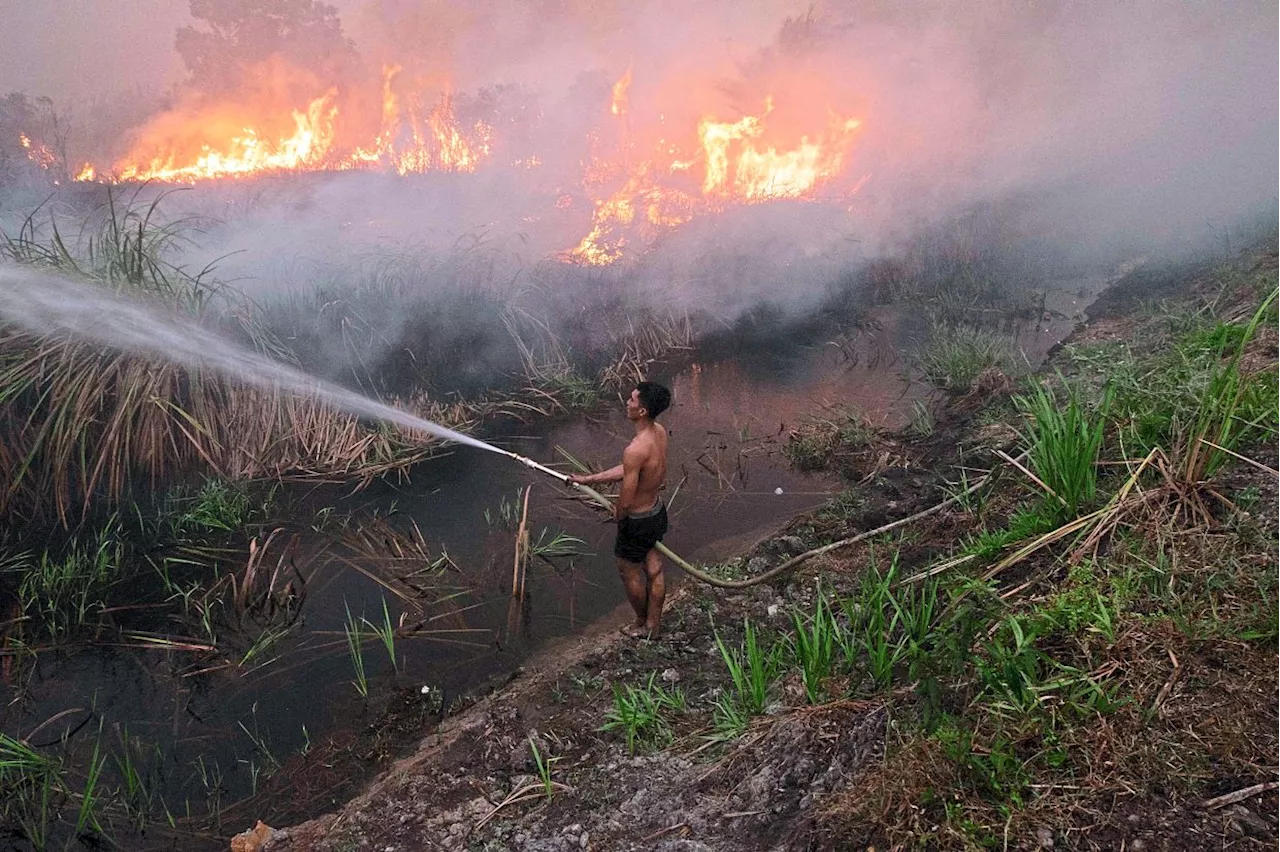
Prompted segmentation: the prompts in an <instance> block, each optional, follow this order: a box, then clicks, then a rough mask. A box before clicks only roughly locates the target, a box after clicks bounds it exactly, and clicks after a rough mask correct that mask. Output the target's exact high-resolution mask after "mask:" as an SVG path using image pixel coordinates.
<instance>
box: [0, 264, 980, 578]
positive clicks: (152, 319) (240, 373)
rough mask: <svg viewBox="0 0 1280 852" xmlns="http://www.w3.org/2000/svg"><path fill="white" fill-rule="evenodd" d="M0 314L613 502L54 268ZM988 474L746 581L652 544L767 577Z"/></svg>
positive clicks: (3, 270)
mask: <svg viewBox="0 0 1280 852" xmlns="http://www.w3.org/2000/svg"><path fill="white" fill-rule="evenodd" d="M0 317H3V318H5V319H6V320H9V321H11V322H13V323H16V324H18V325H20V326H22V327H24V328H26V329H27V330H28V331H31V332H33V333H36V334H52V333H59V332H66V333H70V334H73V335H76V336H78V337H81V338H84V339H86V340H91V341H93V342H95V343H99V344H102V345H105V346H109V347H111V348H114V349H120V350H124V351H136V352H142V353H146V354H150V355H153V356H155V357H158V358H162V359H165V360H167V361H171V362H173V363H176V364H180V365H182V366H185V367H188V368H191V369H197V368H212V369H214V370H216V371H218V372H221V373H223V374H225V375H228V376H231V377H235V378H237V379H239V380H240V381H243V382H244V383H245V384H247V385H251V386H254V387H258V388H261V389H263V390H269V391H275V390H285V391H288V392H290V393H294V394H297V395H300V396H307V395H311V396H314V397H318V398H320V399H323V400H326V401H328V402H329V403H331V404H332V405H334V406H335V407H336V408H339V409H341V410H343V411H346V412H348V413H350V414H354V415H356V416H363V417H370V418H374V419H378V420H383V421H386V422H389V423H394V424H396V425H398V426H401V427H402V428H405V429H408V430H417V431H420V432H426V433H428V434H431V435H435V436H436V437H437V438H439V439H441V440H443V441H448V442H451V443H456V444H463V445H465V446H469V447H475V448H476V449H480V450H485V451H487V452H491V453H497V454H498V455H502V456H506V457H507V458H510V459H512V460H513V461H516V462H519V463H520V464H522V465H524V466H525V467H528V468H529V469H530V470H535V471H538V472H539V473H544V474H547V475H548V476H551V477H554V478H555V479H557V480H559V481H560V482H561V483H562V484H565V485H571V486H572V487H573V488H575V489H576V490H578V491H581V492H582V493H583V494H586V495H587V496H588V497H590V498H591V499H592V500H593V501H594V502H596V503H598V504H599V505H600V506H602V507H604V508H606V509H610V510H611V509H612V508H613V503H612V502H610V500H609V499H608V498H607V497H605V496H604V495H603V494H601V493H600V492H598V491H596V490H595V489H593V488H590V487H588V486H586V485H583V484H581V483H576V482H570V480H569V476H568V474H565V473H561V472H560V471H557V470H553V469H551V468H549V467H547V466H546V465H542V464H539V463H538V462H536V461H534V460H533V459H530V458H528V457H526V456H522V455H519V454H517V453H514V452H511V451H510V450H504V449H502V448H500V447H495V446H494V445H493V444H489V443H486V442H484V441H481V440H480V439H478V438H473V437H471V436H470V435H464V434H463V433H461V432H457V431H455V430H453V429H449V428H448V427H446V426H442V425H440V424H439V423H434V422H432V421H430V420H426V419H424V418H421V417H417V416H415V415H413V414H410V413H409V412H407V411H403V410H401V409H398V408H393V407H392V406H389V405H386V404H385V403H381V402H376V401H374V400H371V399H369V398H368V397H365V396H361V395H360V394H357V393H354V392H352V391H349V390H347V389H345V388H342V387H339V386H337V385H334V384H331V383H329V382H325V381H322V380H321V379H317V378H316V377H314V376H309V375H307V374H305V373H303V372H301V371H299V370H296V369H293V368H292V367H288V366H285V365H283V364H280V363H278V362H276V361H272V360H271V359H269V358H266V357H265V356H263V355H260V354H258V353H256V352H253V351H251V350H248V349H245V348H243V347H240V346H238V345H236V344H235V343H233V342H231V341H229V340H227V339H225V338H223V337H221V336H220V335H217V334H214V333H213V332H210V331H208V330H207V329H204V328H202V327H200V326H199V325H198V324H196V323H194V322H192V321H190V320H186V319H183V318H180V317H176V316H174V315H172V314H167V313H163V312H161V311H158V310H155V309H152V308H150V307H147V306H144V305H139V304H137V303H134V302H132V301H130V300H129V299H126V298H124V297H122V296H119V295H116V294H114V293H109V292H107V291H105V290H102V289H100V288H97V287H94V286H92V285H87V284H82V283H79V282H75V281H72V280H69V279H67V278H64V277H61V276H57V275H50V274H47V273H38V272H32V271H30V270H26V269H19V268H15V267H13V266H4V265H0ZM990 477H991V475H990V474H988V475H987V476H986V477H984V478H983V479H981V480H979V481H978V482H977V483H974V485H972V486H971V487H970V488H969V489H968V490H967V491H965V492H963V493H961V494H959V495H955V496H953V497H951V498H948V499H947V500H944V501H943V502H942V503H939V504H938V505H936V506H933V507H930V508H929V509H926V510H925V511H923V512H918V513H916V514H915V515H912V516H910V517H908V518H903V519H901V520H898V521H894V522H893V523H891V524H888V525H886V526H883V527H880V528H878V529H875V530H869V531H867V532H863V533H859V534H858V535H856V536H854V537H852V538H848V539H844V540H842V541H838V542H834V543H832V544H829V545H825V546H823V547H820V548H816V549H814V550H811V551H808V552H806V553H802V554H800V555H799V556H795V557H793V558H791V559H789V560H787V561H786V562H784V563H783V564H781V565H779V566H777V567H776V568H773V569H771V570H769V571H766V572H765V573H763V574H760V575H758V576H755V577H751V578H748V579H746V580H723V579H721V578H719V577H714V576H712V575H710V574H708V573H706V572H705V571H702V570H700V569H698V568H696V567H695V566H693V565H691V564H690V563H689V562H687V561H686V560H684V559H682V558H681V557H680V556H677V555H676V554H675V553H673V552H672V551H671V549H670V548H668V547H667V546H666V545H665V544H663V543H662V542H659V543H658V544H657V545H656V548H657V550H658V552H659V553H661V554H663V555H664V556H666V557H667V558H668V559H670V560H671V561H672V562H674V563H675V564H676V565H677V566H679V567H680V569H681V570H683V571H685V572H686V573H687V574H689V575H690V576H691V577H693V578H694V579H696V580H699V581H701V582H703V583H706V584H708V585H711V586H716V587H717V588H722V589H742V588H747V587H749V586H755V585H759V584H761V583H765V582H768V581H770V580H773V579H775V578H777V577H778V576H780V575H782V574H785V573H786V572H788V571H790V570H792V569H793V568H795V567H796V566H797V565H799V564H800V563H801V562H804V561H806V560H808V559H809V558H811V557H813V556H817V555H819V554H821V553H827V552H829V551H831V550H834V549H836V548H840V547H845V546H847V545H850V544H853V543H855V542H857V541H862V540H863V539H866V538H869V537H871V536H874V535H878V534H881V533H883V532H885V531H887V530H890V529H893V528H895V527H898V526H901V525H903V524H906V523H910V522H911V521H914V520H916V519H918V518H921V517H924V516H925V515H929V514H932V513H934V512H936V511H938V510H940V509H942V508H944V507H945V506H947V505H949V504H951V503H953V502H955V501H956V500H958V499H960V498H961V497H963V496H965V495H966V494H968V493H971V492H972V491H975V490H977V489H978V488H979V487H982V486H983V485H985V484H986V482H987V481H988V480H989V479H990Z"/></svg>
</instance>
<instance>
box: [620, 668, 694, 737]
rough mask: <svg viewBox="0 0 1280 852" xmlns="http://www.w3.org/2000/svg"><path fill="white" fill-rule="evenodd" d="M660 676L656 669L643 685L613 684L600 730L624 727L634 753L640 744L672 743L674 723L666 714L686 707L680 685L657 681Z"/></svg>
mask: <svg viewBox="0 0 1280 852" xmlns="http://www.w3.org/2000/svg"><path fill="white" fill-rule="evenodd" d="M657 677H658V673H657V672H652V673H650V675H649V680H648V681H647V682H646V683H645V685H644V686H642V687H635V686H632V685H630V684H627V685H626V686H622V685H620V684H616V683H615V684H614V685H613V705H612V706H611V707H610V708H609V710H608V711H607V712H606V713H605V722H604V724H603V725H601V726H600V730H602V731H615V730H620V731H622V733H623V736H624V737H625V738H626V740H627V751H628V752H630V753H631V754H635V751H636V746H637V745H650V746H655V747H661V746H664V745H666V744H667V743H669V742H670V741H671V725H670V723H669V722H668V721H667V718H666V717H667V715H668V714H670V713H683V712H684V710H685V698H684V693H683V692H682V691H681V690H680V688H679V687H675V688H673V689H670V690H668V689H666V688H665V687H663V686H661V685H659V684H658V683H657Z"/></svg>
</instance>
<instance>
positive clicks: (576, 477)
mask: <svg viewBox="0 0 1280 852" xmlns="http://www.w3.org/2000/svg"><path fill="white" fill-rule="evenodd" d="M567 481H568V483H569V484H570V485H586V484H587V477H586V476H585V475H583V474H581V473H571V474H569V479H568V480H567Z"/></svg>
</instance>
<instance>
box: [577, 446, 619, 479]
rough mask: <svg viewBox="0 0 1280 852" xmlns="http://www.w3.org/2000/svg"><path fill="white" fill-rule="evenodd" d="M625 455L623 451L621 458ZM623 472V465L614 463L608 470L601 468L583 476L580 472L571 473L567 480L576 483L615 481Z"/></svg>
mask: <svg viewBox="0 0 1280 852" xmlns="http://www.w3.org/2000/svg"><path fill="white" fill-rule="evenodd" d="M625 457H626V455H625V453H624V454H623V458H625ZM624 472H625V471H624V470H623V465H620V464H619V465H614V466H613V467H611V468H609V469H608V470H602V471H600V472H599V473H591V474H587V475H585V476H584V475H582V474H573V475H572V476H570V477H569V481H570V482H574V483H577V484H578V485H598V484H600V483H602V482H617V481H618V480H619V479H622V476H623V473H624Z"/></svg>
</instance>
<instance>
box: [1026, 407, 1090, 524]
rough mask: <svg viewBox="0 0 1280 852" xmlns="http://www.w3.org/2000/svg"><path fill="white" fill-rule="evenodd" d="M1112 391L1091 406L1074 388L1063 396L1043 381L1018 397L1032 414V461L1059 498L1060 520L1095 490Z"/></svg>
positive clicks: (1028, 434) (1029, 429) (1029, 438)
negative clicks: (1061, 399) (1097, 404)
mask: <svg viewBox="0 0 1280 852" xmlns="http://www.w3.org/2000/svg"><path fill="white" fill-rule="evenodd" d="M1111 396H1112V395H1111V391H1110V390H1108V391H1107V392H1106V394H1105V395H1104V397H1103V400H1102V403H1101V405H1100V406H1098V408H1097V409H1096V410H1093V411H1091V410H1089V409H1088V408H1087V407H1086V405H1085V402H1084V400H1083V397H1082V394H1081V393H1080V392H1078V391H1077V390H1076V389H1075V388H1069V389H1068V390H1067V392H1066V400H1065V401H1063V402H1060V401H1059V400H1058V399H1057V397H1056V396H1055V394H1054V393H1053V392H1052V391H1050V390H1048V389H1047V388H1045V386H1044V385H1037V386H1036V387H1035V389H1034V390H1033V391H1032V392H1031V394H1030V395H1029V396H1019V397H1016V398H1015V400H1014V402H1015V404H1016V405H1017V407H1018V408H1019V409H1020V410H1022V411H1023V412H1024V413H1025V414H1026V415H1027V418H1028V423H1027V427H1026V434H1025V436H1024V440H1025V442H1026V445H1027V453H1028V457H1029V458H1030V460H1031V466H1032V468H1033V469H1034V470H1035V472H1036V475H1037V476H1039V478H1040V481H1041V483H1042V484H1043V485H1044V487H1046V488H1047V489H1048V490H1049V496H1050V498H1052V499H1053V500H1054V501H1055V502H1056V503H1057V504H1058V512H1057V515H1058V517H1059V518H1060V519H1062V520H1067V519H1069V518H1073V517H1075V516H1076V515H1077V514H1078V512H1079V510H1080V507H1081V506H1083V505H1087V504H1088V503H1091V502H1092V501H1093V500H1094V498H1095V497H1096V496H1097V491H1098V468H1097V465H1098V455H1099V453H1100V452H1101V451H1102V442H1103V438H1104V437H1105V435H1106V427H1107V415H1108V411H1109V409H1110V406H1111Z"/></svg>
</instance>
